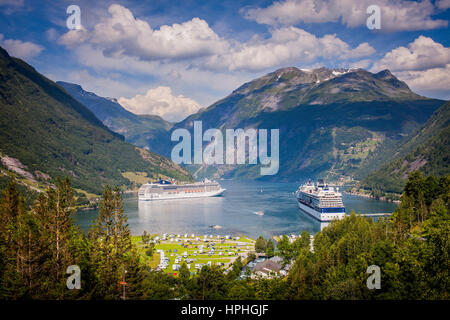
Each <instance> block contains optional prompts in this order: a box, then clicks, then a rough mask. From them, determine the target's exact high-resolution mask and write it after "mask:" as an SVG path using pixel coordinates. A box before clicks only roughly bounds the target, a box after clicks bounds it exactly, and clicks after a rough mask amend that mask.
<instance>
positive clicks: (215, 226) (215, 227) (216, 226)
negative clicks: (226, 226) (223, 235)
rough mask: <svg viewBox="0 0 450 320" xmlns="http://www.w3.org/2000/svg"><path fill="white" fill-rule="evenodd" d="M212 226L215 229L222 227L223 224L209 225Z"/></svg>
mask: <svg viewBox="0 0 450 320" xmlns="http://www.w3.org/2000/svg"><path fill="white" fill-rule="evenodd" d="M209 227H210V228H213V229H222V226H219V225H218V224H216V225H214V226H209Z"/></svg>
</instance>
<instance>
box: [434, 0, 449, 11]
mask: <svg viewBox="0 0 450 320" xmlns="http://www.w3.org/2000/svg"><path fill="white" fill-rule="evenodd" d="M436 6H437V7H438V8H439V9H443V10H445V9H448V8H450V0H439V1H437V2H436Z"/></svg>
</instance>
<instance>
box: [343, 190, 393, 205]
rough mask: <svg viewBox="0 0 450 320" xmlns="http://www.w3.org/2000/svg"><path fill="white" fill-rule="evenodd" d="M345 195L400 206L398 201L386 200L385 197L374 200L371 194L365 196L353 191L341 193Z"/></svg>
mask: <svg viewBox="0 0 450 320" xmlns="http://www.w3.org/2000/svg"><path fill="white" fill-rule="evenodd" d="M343 192H344V193H345V194H348V195H351V196H358V197H363V198H366V199H372V200H377V201H384V202H389V203H395V204H400V200H391V199H387V198H386V197H379V198H376V197H374V196H373V195H371V194H367V193H360V192H353V191H350V192H349V191H343Z"/></svg>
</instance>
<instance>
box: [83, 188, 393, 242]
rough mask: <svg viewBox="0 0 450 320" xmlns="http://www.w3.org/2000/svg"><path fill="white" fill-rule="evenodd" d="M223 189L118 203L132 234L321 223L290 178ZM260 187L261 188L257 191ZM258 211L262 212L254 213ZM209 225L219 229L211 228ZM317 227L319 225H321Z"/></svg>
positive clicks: (363, 206) (381, 206) (353, 201)
mask: <svg viewBox="0 0 450 320" xmlns="http://www.w3.org/2000/svg"><path fill="white" fill-rule="evenodd" d="M220 184H221V185H222V187H223V188H225V189H227V191H225V193H224V194H223V196H222V197H214V198H199V199H183V200H167V201H141V202H139V201H138V199H137V194H125V195H124V206H125V212H126V214H127V215H128V223H129V226H130V229H131V232H132V234H142V232H143V231H144V230H146V231H147V232H149V233H166V232H167V233H177V234H181V233H183V234H184V233H196V234H212V235H226V234H232V235H247V236H250V237H253V238H256V237H258V236H259V235H263V236H265V237H269V236H273V235H281V234H292V233H295V234H299V233H300V232H302V231H303V230H306V231H308V232H310V233H316V232H317V231H319V230H320V228H321V224H320V222H318V221H316V220H315V219H313V218H311V217H309V216H308V215H306V214H305V213H303V212H302V211H300V209H298V207H297V203H296V200H295V197H294V195H293V194H292V193H293V192H295V190H296V189H297V188H298V185H297V184H295V183H273V182H259V181H221V182H220ZM261 190H262V192H261ZM343 201H344V205H345V207H346V210H347V212H348V213H350V210H352V209H353V210H355V211H356V212H364V213H375V212H392V211H393V210H394V209H395V208H396V207H397V205H396V204H393V203H388V202H382V201H376V200H371V199H366V198H362V197H356V196H350V195H346V194H344V195H343ZM258 211H263V212H264V215H263V216H259V215H257V214H256V213H257V212H258ZM96 215H97V212H96V211H80V212H78V213H77V215H76V222H77V223H78V224H79V225H80V226H81V227H82V228H83V229H84V230H86V229H87V228H88V227H89V225H90V224H91V222H92V219H93V218H95V217H96ZM212 225H219V226H222V227H223V228H222V229H219V230H215V229H212V228H211V226H212ZM322 226H323V225H322Z"/></svg>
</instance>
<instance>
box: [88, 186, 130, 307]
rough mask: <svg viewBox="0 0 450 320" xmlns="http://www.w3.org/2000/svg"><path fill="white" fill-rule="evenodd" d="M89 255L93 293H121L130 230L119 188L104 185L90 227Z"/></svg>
mask: <svg viewBox="0 0 450 320" xmlns="http://www.w3.org/2000/svg"><path fill="white" fill-rule="evenodd" d="M90 240H91V241H92V244H93V251H92V259H93V261H94V264H95V268H96V279H97V286H96V289H95V291H96V295H99V296H100V297H102V298H106V299H118V298H119V297H120V290H119V289H120V287H119V282H121V281H122V279H123V276H124V272H125V264H126V259H127V253H128V252H129V251H130V249H131V237H130V230H129V228H128V224H127V216H126V215H125V211H124V208H123V203H122V198H121V196H120V191H119V189H115V190H114V191H113V190H112V189H111V188H110V187H109V186H107V187H106V188H105V191H104V192H103V199H102V202H101V204H100V211H99V215H98V218H97V221H96V224H95V226H94V227H93V229H92V230H91V231H90Z"/></svg>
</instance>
